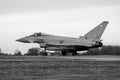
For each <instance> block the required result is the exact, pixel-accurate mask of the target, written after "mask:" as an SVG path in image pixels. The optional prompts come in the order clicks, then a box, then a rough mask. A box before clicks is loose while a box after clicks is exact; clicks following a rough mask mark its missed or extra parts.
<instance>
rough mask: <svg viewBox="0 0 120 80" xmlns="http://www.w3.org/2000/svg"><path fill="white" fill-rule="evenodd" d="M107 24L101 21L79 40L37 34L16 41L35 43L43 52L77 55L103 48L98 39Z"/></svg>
mask: <svg viewBox="0 0 120 80" xmlns="http://www.w3.org/2000/svg"><path fill="white" fill-rule="evenodd" d="M107 24H108V21H103V22H102V23H101V24H99V25H98V26H97V27H95V28H94V29H92V30H91V31H90V32H88V33H87V34H85V35H84V36H82V37H79V38H73V37H64V36H56V35H51V34H46V33H42V32H39V33H34V34H32V35H30V36H26V37H24V38H20V39H17V40H16V41H18V42H24V43H37V44H39V45H40V47H41V48H44V49H45V50H52V51H61V53H62V55H67V53H72V55H77V51H84V50H89V49H92V48H98V47H102V46H103V43H102V40H101V39H100V38H101V36H102V34H103V32H104V30H105V28H106V26H107Z"/></svg>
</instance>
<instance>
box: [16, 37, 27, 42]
mask: <svg viewBox="0 0 120 80" xmlns="http://www.w3.org/2000/svg"><path fill="white" fill-rule="evenodd" d="M16 41H18V42H24V43H29V41H28V40H27V39H26V38H20V39H17V40H16Z"/></svg>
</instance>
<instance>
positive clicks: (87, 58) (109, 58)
mask: <svg viewBox="0 0 120 80" xmlns="http://www.w3.org/2000/svg"><path fill="white" fill-rule="evenodd" d="M47 57H48V58H58V59H77V60H85V61H120V56H111V55H100V56H94V55H93V56H47Z"/></svg>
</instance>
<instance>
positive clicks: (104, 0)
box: [0, 0, 120, 53]
mask: <svg viewBox="0 0 120 80" xmlns="http://www.w3.org/2000/svg"><path fill="white" fill-rule="evenodd" d="M102 21H109V25H108V26H107V29H106V30H105V32H104V34H103V36H102V39H103V40H104V41H103V43H104V44H105V45H120V36H119V35H120V22H119V21H120V0H0V38H1V39H0V48H1V49H2V51H3V52H6V53H13V52H14V51H15V50H16V49H19V50H20V51H22V53H25V52H27V50H28V49H29V48H31V47H39V45H38V44H25V43H19V42H16V41H15V40H16V39H18V38H21V37H24V36H27V35H31V34H33V33H34V32H44V33H49V34H54V35H62V36H69V37H79V36H80V35H81V36H82V35H84V34H86V33H87V32H88V31H90V30H91V29H92V28H94V27H96V26H97V25H98V24H100V23H101V22H102Z"/></svg>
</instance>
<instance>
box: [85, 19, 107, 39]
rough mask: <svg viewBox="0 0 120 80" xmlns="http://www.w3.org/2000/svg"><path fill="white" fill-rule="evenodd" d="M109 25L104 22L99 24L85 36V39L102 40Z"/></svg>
mask: <svg viewBox="0 0 120 80" xmlns="http://www.w3.org/2000/svg"><path fill="white" fill-rule="evenodd" d="M107 24H108V21H104V22H102V23H101V24H99V25H98V26H97V27H95V28H94V29H92V30H91V31H90V32H88V33H87V34H85V35H84V36H83V38H85V39H88V40H91V41H93V40H100V38H101V36H102V34H103V32H104V30H105V28H106V26H107Z"/></svg>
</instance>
